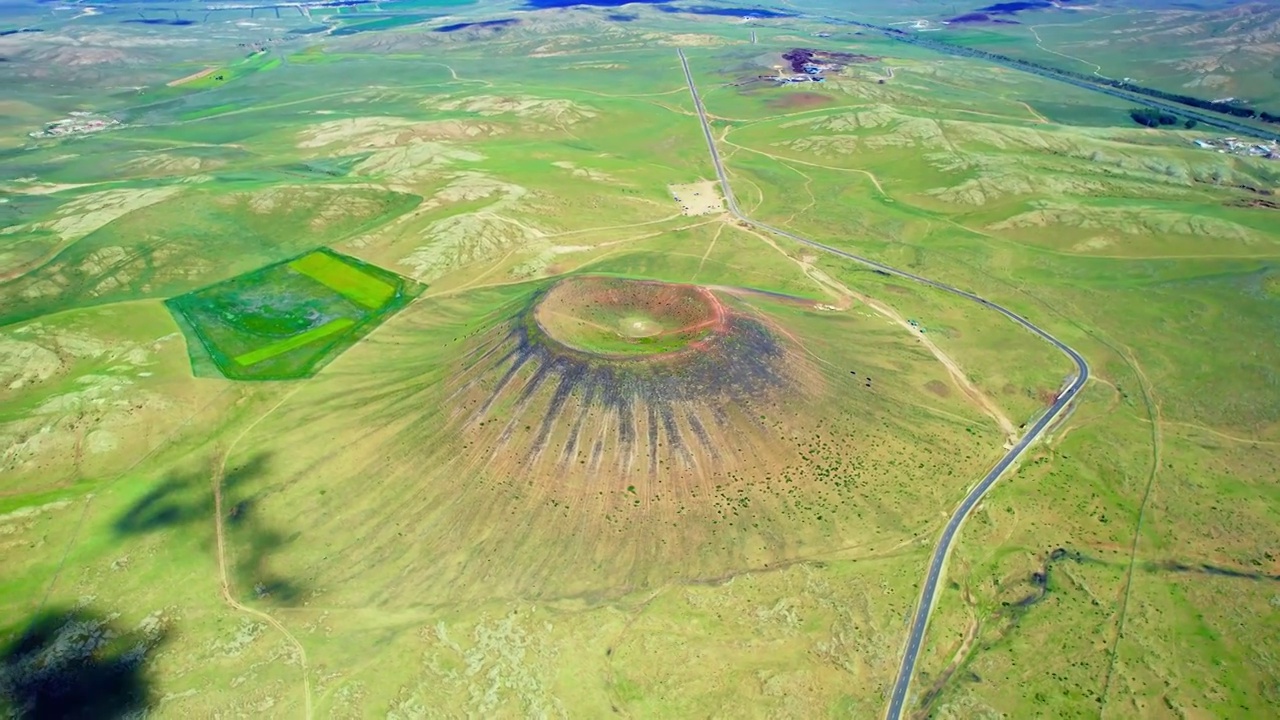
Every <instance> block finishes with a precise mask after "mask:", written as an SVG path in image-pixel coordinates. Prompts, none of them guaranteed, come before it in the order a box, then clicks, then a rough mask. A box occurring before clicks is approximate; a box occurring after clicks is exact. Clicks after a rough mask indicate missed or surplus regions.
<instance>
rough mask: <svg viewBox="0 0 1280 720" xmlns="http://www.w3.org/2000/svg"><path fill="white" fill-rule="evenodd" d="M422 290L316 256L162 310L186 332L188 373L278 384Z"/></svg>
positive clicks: (325, 253)
mask: <svg viewBox="0 0 1280 720" xmlns="http://www.w3.org/2000/svg"><path fill="white" fill-rule="evenodd" d="M421 290H422V288H421V285H419V284H417V283H414V282H412V281H407V280H405V279H403V278H400V277H397V276H395V275H394V274H392V273H389V272H387V271H385V270H382V269H380V268H377V267H374V266H372V265H369V264H367V263H361V262H359V261H356V260H354V259H352V258H346V257H343V256H341V255H338V254H337V253H334V252H332V251H330V250H318V251H315V252H311V253H307V254H306V255H303V256H301V257H299V258H297V259H294V260H288V261H285V262H282V263H278V264H275V265H269V266H267V267H265V268H263V269H261V270H256V271H254V272H252V273H249V274H247V275H241V276H239V277H236V278H232V279H230V280H227V281H224V282H222V283H219V284H217V285H212V286H210V287H207V288H203V289H201V290H197V291H196V292H193V293H188V294H186V295H181V296H178V297H176V298H172V299H171V300H169V301H167V303H166V304H167V305H168V307H169V308H170V310H171V311H172V312H173V313H174V314H175V316H177V317H178V318H180V322H179V326H180V327H181V328H182V329H183V330H184V332H186V333H187V336H188V338H187V339H188V346H189V347H191V348H192V351H191V352H192V365H193V368H196V369H197V370H198V369H201V368H204V367H207V363H208V362H209V361H211V362H212V363H213V365H214V366H216V367H217V368H218V370H219V371H220V372H221V373H222V374H223V375H224V376H226V377H228V378H233V379H240V380H262V379H270V380H281V379H296V378H303V377H307V376H309V375H312V374H314V373H315V372H316V371H317V370H318V369H319V368H320V367H322V366H323V365H324V364H326V363H328V362H329V361H331V360H332V359H333V358H334V357H335V356H337V355H338V354H339V353H341V352H342V351H343V350H344V349H346V348H347V347H350V346H351V345H352V344H353V343H355V342H356V341H358V340H359V339H360V337H362V336H363V335H364V334H365V333H368V332H369V331H370V330H372V329H373V328H375V327H377V325H378V324H379V323H381V322H383V321H384V320H385V319H386V318H387V317H388V316H390V315H391V314H393V313H395V312H396V311H398V310H399V309H401V308H403V307H404V306H405V305H406V304H407V303H408V302H409V301H410V300H412V298H413V297H414V296H415V295H416V294H417V293H419V292H421ZM322 341H323V342H322ZM267 361H270V362H267Z"/></svg>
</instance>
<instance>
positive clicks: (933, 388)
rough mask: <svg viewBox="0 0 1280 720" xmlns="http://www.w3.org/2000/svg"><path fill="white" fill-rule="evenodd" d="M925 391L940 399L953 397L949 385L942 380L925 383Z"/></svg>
mask: <svg viewBox="0 0 1280 720" xmlns="http://www.w3.org/2000/svg"><path fill="white" fill-rule="evenodd" d="M924 389H925V390H928V391H929V392H931V393H933V394H934V395H937V396H938V397H949V396H950V395H951V388H949V387H947V384H946V383H944V382H942V381H941V380H930V381H929V382H927V383H925V386H924Z"/></svg>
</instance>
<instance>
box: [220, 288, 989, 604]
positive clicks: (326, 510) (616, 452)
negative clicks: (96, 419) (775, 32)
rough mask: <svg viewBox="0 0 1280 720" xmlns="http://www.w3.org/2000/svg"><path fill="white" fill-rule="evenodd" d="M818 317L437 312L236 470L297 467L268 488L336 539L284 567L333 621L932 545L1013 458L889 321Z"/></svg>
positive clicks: (650, 301)
mask: <svg viewBox="0 0 1280 720" xmlns="http://www.w3.org/2000/svg"><path fill="white" fill-rule="evenodd" d="M814 308H815V305H814V303H813V301H810V300H799V299H789V298H780V297H776V296H768V295H763V294H759V293H746V292H742V291H728V290H723V289H714V290H713V289H711V288H706V287H697V286H692V285H681V284H666V283H659V282H653V281H636V280H626V279H620V278H614V277H602V276H570V277H568V278H566V279H562V280H559V281H557V282H554V283H547V282H541V283H536V284H531V285H519V286H514V287H508V288H490V289H483V290H478V291H473V292H469V293H466V294H464V295H458V296H453V297H440V298H438V299H424V300H423V301H421V302H419V303H417V304H415V305H414V306H412V307H411V308H410V309H408V310H406V311H405V313H404V314H403V315H402V316H398V317H397V318H396V320H395V322H393V323H389V324H387V325H386V326H384V328H382V329H380V330H379V332H378V333H376V334H375V335H373V336H371V337H370V338H369V339H368V340H366V342H365V343H362V344H361V345H360V346H358V347H357V348H354V349H353V350H352V351H350V354H348V355H344V356H343V357H341V358H339V359H338V360H337V361H336V362H335V363H334V364H333V365H332V366H331V367H330V368H329V370H328V371H326V373H324V375H323V376H321V377H319V378H317V379H316V381H315V382H314V383H309V384H308V385H306V386H305V387H302V388H301V389H300V390H299V391H298V393H297V394H296V395H294V396H292V397H291V398H290V399H289V400H288V401H287V402H286V403H285V404H284V405H282V406H281V407H280V408H279V409H278V410H277V411H276V412H275V413H273V414H272V415H271V416H269V417H268V418H266V419H265V420H264V421H263V423H262V425H261V426H259V428H258V429H257V430H256V431H255V432H254V433H253V436H252V438H248V437H246V438H245V441H244V442H243V443H242V446H241V447H239V448H237V450H236V456H233V459H232V465H234V464H235V463H236V462H237V459H236V458H238V457H241V456H244V457H251V456H252V455H253V454H254V453H257V452H258V451H259V448H261V449H265V448H266V447H267V446H268V445H269V446H271V447H290V448H293V449H296V452H292V453H291V457H292V458H293V459H292V460H291V461H290V463H289V465H288V466H287V467H286V466H283V465H281V466H279V467H278V468H275V469H274V470H273V472H272V473H271V475H270V477H268V478H266V479H264V480H263V481H262V482H261V484H258V485H255V486H254V487H253V488H246V490H247V491H249V492H252V493H253V497H254V500H253V503H254V507H255V512H256V513H260V514H262V515H263V516H264V517H271V518H274V519H276V520H279V521H281V522H291V523H294V524H295V526H297V527H307V528H308V529H307V530H306V531H305V533H304V534H305V536H308V537H312V538H317V540H315V541H311V542H308V541H306V540H305V539H301V540H299V541H298V542H293V543H288V544H285V545H283V546H282V547H281V548H279V549H278V550H276V551H275V552H274V553H273V555H272V559H271V562H272V563H276V564H278V566H279V569H280V572H282V573H284V574H287V575H292V576H302V577H307V578H310V579H311V582H312V584H313V586H314V588H315V591H314V595H313V596H312V597H311V598H310V600H309V601H310V602H314V603H318V604H323V605H324V606H326V607H342V606H347V607H353V606H359V607H367V606H369V605H371V604H372V605H378V606H384V607H395V606H400V607H406V606H413V605H418V604H421V603H456V602H468V603H470V602H485V601H490V600H494V601H498V600H503V599H511V598H517V597H518V598H525V599H544V600H545V599H554V598H564V597H590V598H597V599H605V598H610V597H618V596H621V595H625V594H627V593H630V592H633V591H635V590H638V589H642V588H645V587H654V586H657V585H660V584H664V583H668V582H673V581H675V582H680V581H705V580H708V579H713V578H724V577H728V576H731V575H733V574H735V573H737V572H740V571H744V570H748V569H751V571H757V570H766V569H769V568H774V567H777V566H778V565H779V564H785V563H788V562H791V561H794V560H798V559H801V558H807V557H812V556H814V555H815V554H821V553H826V552H835V551H845V550H850V549H851V548H852V549H859V550H861V551H863V552H865V553H871V554H875V553H876V552H883V551H886V550H889V549H891V548H893V547H901V546H903V545H909V544H911V543H912V542H913V541H914V538H915V536H916V534H917V533H919V532H921V529H922V528H923V527H926V526H927V523H928V522H929V521H930V520H931V519H932V513H931V511H926V510H923V508H936V507H938V506H939V503H942V504H944V505H945V503H946V502H948V501H950V500H951V499H952V497H953V496H954V495H955V494H956V493H957V492H958V488H959V487H960V486H959V485H957V484H955V483H942V482H936V478H941V477H954V476H961V477H963V476H965V473H971V472H972V471H973V470H975V469H976V468H978V467H980V466H981V464H982V463H983V462H987V461H989V459H990V457H989V456H990V449H991V448H993V447H998V440H996V439H995V438H994V436H993V437H985V434H986V433H987V432H988V431H985V430H981V429H979V428H981V427H983V426H984V423H983V420H981V418H980V415H978V413H977V411H976V410H973V409H971V408H970V407H969V406H967V405H965V404H964V403H963V401H959V400H954V401H949V400H943V399H939V398H937V397H932V396H930V395H928V394H927V393H926V391H924V390H923V388H924V387H925V386H926V385H927V384H928V383H930V382H946V376H945V374H944V371H943V370H942V369H941V368H940V367H939V366H938V365H937V364H936V363H935V362H933V360H932V358H931V357H930V356H929V355H928V354H927V352H925V351H924V350H923V349H922V348H920V347H919V346H918V345H917V344H916V343H913V342H912V341H911V340H910V339H909V338H908V339H904V338H903V337H901V333H900V332H897V331H896V330H895V328H894V327H892V326H890V325H889V324H887V323H886V322H884V321H883V319H881V318H879V317H873V316H871V315H870V314H869V313H868V314H865V315H864V314H859V313H835V312H824V311H822V310H815V309H814ZM868 376H873V377H874V379H872V378H870V377H868ZM869 385H870V386H869ZM966 432H968V433H972V434H973V435H976V436H979V437H980V438H981V441H980V443H979V444H976V445H974V447H975V448H980V449H974V450H972V451H971V450H968V449H967V446H968V444H967V443H965V442H964V441H963V440H959V439H957V438H965V437H968V435H966V434H965V433H966ZM335 437H341V438H344V441H343V442H342V443H340V444H335V443H334V442H333V440H332V439H333V438H335ZM255 439H256V440H255ZM255 442H256V443H257V446H256V447H255V445H254V444H253V443H255ZM957 448H958V450H957ZM246 454H247V455H246ZM907 458H909V461H908V460H907ZM350 478H361V482H358V483H354V482H351V481H350ZM906 598H907V596H906V595H905V594H904V596H903V600H904V602H905V601H906Z"/></svg>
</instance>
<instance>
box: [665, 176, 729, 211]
mask: <svg viewBox="0 0 1280 720" xmlns="http://www.w3.org/2000/svg"><path fill="white" fill-rule="evenodd" d="M667 189H668V190H670V191H671V197H672V199H674V200H675V201H676V202H677V203H679V204H680V208H681V210H683V211H684V214H685V215H714V214H716V213H721V212H724V199H723V198H721V197H720V186H719V185H717V184H716V183H715V181H713V180H703V181H701V182H696V183H686V184H684V185H668V186H667Z"/></svg>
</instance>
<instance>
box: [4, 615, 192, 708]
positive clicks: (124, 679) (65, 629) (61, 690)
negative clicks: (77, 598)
mask: <svg viewBox="0 0 1280 720" xmlns="http://www.w3.org/2000/svg"><path fill="white" fill-rule="evenodd" d="M166 624H167V623H166V621H165V620H164V619H163V617H162V616H148V617H147V618H145V619H144V620H143V621H142V622H141V623H140V624H139V625H138V627H136V628H134V629H132V630H124V629H122V628H120V627H119V626H118V625H117V624H116V623H115V621H114V616H103V615H101V614H98V613H95V612H92V611H90V610H88V609H85V608H80V607H76V608H61V609H47V610H43V611H41V612H39V613H37V614H36V615H34V616H32V617H31V618H30V619H29V620H28V621H27V624H26V626H25V627H24V628H22V629H21V630H19V631H18V632H17V633H16V634H14V635H12V636H10V637H9V638H5V639H4V640H3V641H2V642H3V643H4V645H3V650H2V651H0V716H4V717H14V718H21V719H23V720H25V719H26V718H32V719H34V718H41V719H44V718H101V719H103V720H114V719H115V718H125V717H141V716H142V715H144V714H145V713H146V711H147V710H148V709H149V708H150V707H151V706H152V705H153V703H154V693H153V688H152V683H151V681H150V680H149V678H148V677H147V675H146V672H145V670H146V668H145V662H146V659H147V654H148V653H149V652H151V651H152V650H154V649H155V648H156V647H158V646H159V645H160V644H162V643H163V642H164V641H165V638H166V636H167V634H168V633H167V628H166Z"/></svg>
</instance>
